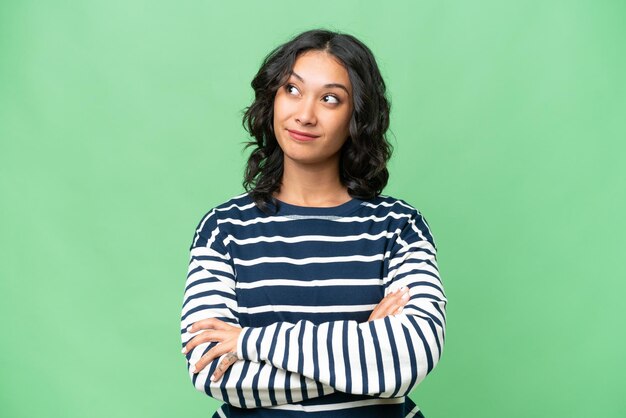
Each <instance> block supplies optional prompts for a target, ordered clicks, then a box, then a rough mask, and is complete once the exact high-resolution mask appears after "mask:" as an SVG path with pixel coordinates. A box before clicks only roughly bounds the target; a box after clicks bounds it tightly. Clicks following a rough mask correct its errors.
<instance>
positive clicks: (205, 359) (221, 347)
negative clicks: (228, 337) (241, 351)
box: [191, 344, 231, 373]
mask: <svg viewBox="0 0 626 418" xmlns="http://www.w3.org/2000/svg"><path fill="white" fill-rule="evenodd" d="M230 350H231V348H230V347H228V344H218V345H216V346H215V347H213V348H212V349H210V350H209V351H207V352H206V353H205V354H204V355H203V356H202V357H200V360H198V362H197V363H196V364H195V365H194V366H192V367H191V372H192V373H200V372H201V371H202V369H204V368H205V367H206V365H207V364H209V363H210V362H212V361H213V360H214V359H216V358H218V357H219V356H221V355H223V354H226V353H228V352H229V351H230Z"/></svg>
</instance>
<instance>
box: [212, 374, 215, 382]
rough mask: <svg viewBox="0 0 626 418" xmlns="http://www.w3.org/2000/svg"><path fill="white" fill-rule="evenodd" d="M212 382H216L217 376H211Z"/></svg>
mask: <svg viewBox="0 0 626 418" xmlns="http://www.w3.org/2000/svg"><path fill="white" fill-rule="evenodd" d="M211 382H215V375H214V374H212V375H211Z"/></svg>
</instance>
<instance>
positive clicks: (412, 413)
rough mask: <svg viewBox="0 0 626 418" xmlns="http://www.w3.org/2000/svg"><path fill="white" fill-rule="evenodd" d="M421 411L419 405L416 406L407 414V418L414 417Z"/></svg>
mask: <svg viewBox="0 0 626 418" xmlns="http://www.w3.org/2000/svg"><path fill="white" fill-rule="evenodd" d="M419 411H420V409H419V407H418V406H415V408H413V409H411V412H409V413H408V414H407V416H406V417H405V418H412V417H414V416H415V414H417V413H418V412H419Z"/></svg>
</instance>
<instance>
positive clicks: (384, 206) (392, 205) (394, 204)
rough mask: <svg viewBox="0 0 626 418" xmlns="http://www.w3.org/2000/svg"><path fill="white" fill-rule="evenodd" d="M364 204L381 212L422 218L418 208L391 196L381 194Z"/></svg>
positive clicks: (365, 201)
mask: <svg viewBox="0 0 626 418" xmlns="http://www.w3.org/2000/svg"><path fill="white" fill-rule="evenodd" d="M363 204H364V205H367V206H368V207H371V208H372V209H378V210H380V211H386V212H393V213H396V214H402V215H412V216H421V213H420V211H419V209H418V208H417V206H415V205H413V204H412V203H411V202H409V201H407V200H405V199H401V198H398V197H395V196H391V195H386V194H380V195H378V196H376V197H374V198H372V199H369V200H364V201H363Z"/></svg>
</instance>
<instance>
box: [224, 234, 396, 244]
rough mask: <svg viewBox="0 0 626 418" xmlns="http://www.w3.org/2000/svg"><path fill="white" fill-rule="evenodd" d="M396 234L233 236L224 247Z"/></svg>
mask: <svg viewBox="0 0 626 418" xmlns="http://www.w3.org/2000/svg"><path fill="white" fill-rule="evenodd" d="M394 233H395V232H390V231H382V232H381V233H379V234H376V235H372V234H366V233H363V234H359V235H346V236H343V235H342V236H332V235H298V236H295V237H283V236H280V235H273V236H263V235H260V236H258V237H253V238H245V239H238V238H235V237H233V236H232V235H228V236H226V238H225V239H224V245H228V244H230V243H231V242H234V243H235V244H238V245H246V244H256V243H259V242H288V243H296V242H309V241H322V242H348V241H359V240H362V239H366V240H370V241H375V240H377V239H380V238H383V237H385V238H392V237H393V235H394Z"/></svg>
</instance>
